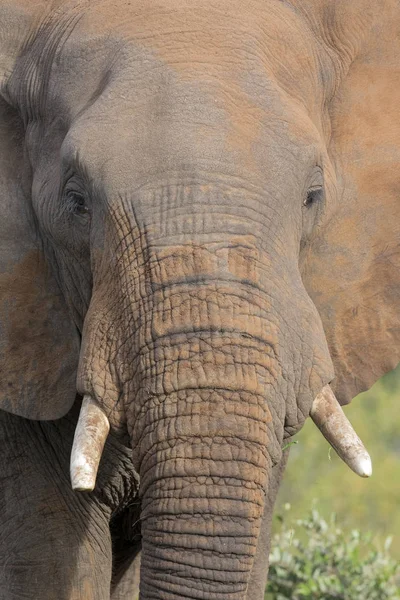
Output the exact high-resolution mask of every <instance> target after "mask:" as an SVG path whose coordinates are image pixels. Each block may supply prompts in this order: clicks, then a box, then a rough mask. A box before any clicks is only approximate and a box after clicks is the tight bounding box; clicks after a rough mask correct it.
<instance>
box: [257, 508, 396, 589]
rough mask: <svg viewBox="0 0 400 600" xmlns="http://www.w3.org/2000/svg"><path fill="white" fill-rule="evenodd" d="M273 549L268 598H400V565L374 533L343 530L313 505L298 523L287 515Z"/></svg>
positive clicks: (388, 540)
mask: <svg viewBox="0 0 400 600" xmlns="http://www.w3.org/2000/svg"><path fill="white" fill-rule="evenodd" d="M278 519H279V520H280V522H281V526H280V531H279V532H278V533H276V534H275V536H274V540H273V549H272V552H271V555H270V571H269V581H268V586H267V593H266V596H265V598H266V599H268V600H361V599H362V600H364V599H365V600H400V594H399V587H398V585H399V583H400V579H398V577H400V565H399V564H398V562H397V561H395V560H393V558H391V557H390V554H389V547H390V543H391V539H390V538H388V539H387V540H386V542H385V545H384V547H383V548H382V549H381V550H379V549H378V548H377V547H376V545H375V544H374V543H373V540H372V536H371V534H368V533H361V532H360V531H359V530H352V531H351V532H350V533H349V534H346V533H344V532H343V530H342V529H340V528H339V527H338V525H337V520H336V517H335V516H332V517H331V519H330V521H329V522H327V521H325V520H324V519H323V518H322V517H321V516H320V514H319V512H318V511H317V510H315V509H313V510H312V511H311V512H310V513H309V515H308V516H307V517H306V518H305V519H301V520H297V521H296V522H295V526H294V527H290V526H288V525H286V522H285V520H284V519H283V517H282V516H279V517H278Z"/></svg>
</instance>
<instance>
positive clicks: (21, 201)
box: [0, 0, 79, 419]
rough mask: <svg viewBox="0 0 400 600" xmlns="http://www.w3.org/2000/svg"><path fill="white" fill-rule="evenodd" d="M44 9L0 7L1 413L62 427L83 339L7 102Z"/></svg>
mask: <svg viewBox="0 0 400 600" xmlns="http://www.w3.org/2000/svg"><path fill="white" fill-rule="evenodd" d="M41 6H42V5H41V4H40V3H36V2H29V0H25V2H21V1H18V0H17V1H16V2H12V3H11V2H10V3H8V2H6V3H5V4H4V3H2V4H0V408H1V409H3V410H7V411H9V412H12V413H15V414H18V415H21V416H23V417H27V418H31V419H56V418H59V417H62V416H63V415H64V414H65V413H66V412H67V411H68V410H69V408H70V407H71V405H72V404H73V402H74V400H75V394H76V368H77V360H78V355H79V335H78V333H77V330H76V327H75V325H74V323H73V321H72V319H71V317H70V315H69V313H68V309H67V306H66V304H65V302H64V298H63V296H62V294H61V292H60V289H59V287H58V285H57V281H56V277H55V276H54V273H52V271H51V269H50V267H49V265H48V263H47V261H46V257H45V253H44V251H43V248H42V246H41V243H40V238H39V236H38V234H37V228H36V222H35V217H34V214H33V210H32V204H31V187H32V182H31V176H30V169H29V162H28V160H27V157H26V152H25V149H24V138H25V131H24V129H25V128H24V124H23V122H22V120H21V117H20V115H19V113H18V111H17V110H16V109H15V108H14V107H12V106H11V105H10V103H9V101H8V94H7V82H8V80H9V77H10V75H12V73H13V69H14V65H15V63H16V62H17V61H18V56H19V55H20V53H21V52H22V46H23V42H24V41H25V40H26V39H27V37H29V35H32V34H33V32H34V23H35V21H36V17H37V15H36V13H35V10H36V12H37V11H38V10H39V9H40V8H41Z"/></svg>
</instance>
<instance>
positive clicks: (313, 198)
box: [303, 187, 324, 206]
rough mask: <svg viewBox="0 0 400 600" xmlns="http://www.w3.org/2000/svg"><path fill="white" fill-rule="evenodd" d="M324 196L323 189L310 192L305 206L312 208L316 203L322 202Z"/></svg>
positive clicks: (318, 188)
mask: <svg viewBox="0 0 400 600" xmlns="http://www.w3.org/2000/svg"><path fill="white" fill-rule="evenodd" d="M323 195H324V188H323V187H316V188H312V189H310V190H308V192H307V196H306V198H305V199H304V201H303V204H304V206H312V205H313V204H315V203H316V202H320V201H321V200H322V198H323Z"/></svg>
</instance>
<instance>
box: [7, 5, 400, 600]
mask: <svg viewBox="0 0 400 600" xmlns="http://www.w3.org/2000/svg"><path fill="white" fill-rule="evenodd" d="M399 16H400V15H399V7H398V5H397V4H396V2H394V1H392V0H386V1H384V2H378V3H374V4H371V3H368V2H366V1H363V0H356V1H354V2H351V3H349V2H346V1H345V0H337V1H335V2H334V3H333V2H328V1H327V0H319V1H317V0H311V1H310V2H307V3H304V2H298V1H297V0H293V1H290V2H276V1H272V0H271V1H270V0H254V1H251V2H249V3H245V4H243V3H242V2H239V1H236V0H230V1H229V2H225V1H222V2H219V3H215V2H214V3H213V2H210V1H209V0H200V2H196V3H193V2H191V1H190V0H184V1H182V0H160V1H159V2H157V3H151V4H150V3H146V2H140V1H139V0H134V1H132V2H125V1H122V0H121V1H118V2H110V1H109V0H93V1H91V2H83V1H82V2H76V1H69V0H66V1H61V0H54V1H52V2H47V1H44V0H43V1H41V0H38V1H37V2H34V3H32V2H29V1H28V0H16V1H15V2H13V3H7V2H6V3H2V5H1V6H0V23H1V25H0V127H1V138H0V139H1V141H0V201H1V220H0V229H1V237H0V291H1V297H0V302H1V304H0V332H1V340H0V365H1V373H2V376H1V378H0V388H1V389H0V405H1V407H2V408H3V409H4V410H7V411H10V412H13V413H16V414H18V415H21V416H23V417H26V418H30V419H57V418H60V417H62V416H63V415H64V414H65V413H66V412H67V411H68V410H69V409H70V408H71V406H72V404H73V403H74V401H75V398H76V393H77V392H78V394H79V395H80V396H83V397H84V401H83V404H82V411H81V417H80V420H79V423H78V426H77V431H76V435H75V442H74V449H73V453H72V457H73V458H72V478H73V485H74V487H75V488H76V489H90V488H92V487H93V485H94V480H95V475H96V470H97V465H98V461H99V457H100V454H101V449H102V445H103V443H104V439H105V437H106V435H107V434H108V430H109V427H111V431H112V432H113V434H114V435H121V436H124V438H125V436H127V435H128V436H129V440H130V444H131V447H132V457H133V461H134V465H135V468H136V470H137V471H138V473H139V474H140V478H141V479H140V494H141V502H142V514H141V521H142V535H143V556H142V579H141V594H142V595H141V597H142V598H143V599H147V598H155V597H162V598H165V599H167V598H168V599H169V598H171V599H172V598H183V597H185V598H188V597H190V598H213V599H215V598H224V599H228V598H232V599H233V598H237V599H238V600H239V599H243V598H245V595H246V587H247V585H248V579H249V574H250V572H251V569H252V564H253V560H254V554H255V550H256V547H257V540H258V536H259V531H260V522H261V518H262V514H263V510H264V499H265V494H266V491H267V490H268V485H269V479H270V474H271V469H272V467H273V465H275V464H277V463H278V462H279V461H280V459H281V456H282V447H283V446H284V445H285V443H286V442H285V440H287V438H289V437H290V436H292V435H293V434H294V433H296V432H297V431H298V430H299V429H300V428H301V426H302V425H303V423H304V421H305V419H306V418H307V417H308V416H309V415H310V414H311V416H312V417H313V419H314V421H315V422H316V423H317V424H318V426H319V427H320V428H321V430H322V432H323V433H324V435H326V437H327V438H328V439H329V440H330V442H331V443H332V444H333V445H334V447H335V448H336V449H337V450H338V452H339V454H341V456H342V457H343V458H344V459H345V460H346V461H347V462H348V463H349V464H350V466H352V468H353V469H354V470H356V471H357V472H359V473H360V474H362V475H368V474H369V471H370V465H369V462H368V461H369V458H368V455H367V454H366V453H365V451H364V449H363V447H362V445H361V443H360V442H359V440H358V438H357V437H356V436H355V434H354V432H353V431H352V429H351V427H350V425H349V424H348V422H347V421H346V419H345V417H344V415H343V413H342V411H341V408H340V404H345V403H347V402H349V401H350V400H351V398H352V397H354V396H355V395H356V394H357V393H358V392H360V391H362V390H364V389H366V388H367V387H369V386H370V385H371V384H372V383H373V382H374V381H375V380H376V379H377V378H379V377H380V376H381V375H382V374H383V373H385V372H386V371H388V370H390V369H392V368H393V367H394V366H395V365H396V364H397V362H398V361H399V355H400V318H399V311H398V300H399V297H400V269H399V267H400V264H399V239H400V218H399V217H400V214H399V213H400V204H399V201H398V190H399V184H398V173H399V167H400V147H399V139H400V123H399V120H398V118H397V117H398V115H397V111H398V104H399V90H400V86H399V78H400V75H399V66H400V38H399V34H398V31H397V29H396V23H398V19H399ZM329 385H330V386H331V387H329ZM332 390H333V391H332ZM334 393H335V394H336V397H337V399H338V401H337V400H336V398H335V396H334ZM339 403H340V404H339Z"/></svg>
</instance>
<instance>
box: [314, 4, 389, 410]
mask: <svg viewBox="0 0 400 600" xmlns="http://www.w3.org/2000/svg"><path fill="white" fill-rule="evenodd" d="M389 4H390V6H391V9H390V10H389ZM379 10H381V9H379ZM392 13H393V14H392ZM386 17H387V18H386V19H385V20H386V23H380V24H379V23H377V24H376V25H375V26H373V25H372V26H371V29H370V32H369V34H368V35H369V36H370V37H371V40H370V41H369V42H368V44H367V45H368V48H364V50H361V53H360V55H359V57H358V58H356V59H355V60H354V61H353V63H352V65H351V66H350V69H349V73H348V75H347V76H346V77H345V79H344V80H343V82H342V84H341V86H340V89H339V91H338V92H337V94H336V96H335V98H334V99H333V102H332V106H331V123H332V140H331V144H330V147H329V155H330V160H331V164H332V165H333V169H334V171H335V177H333V178H332V179H335V183H334V184H332V181H331V186H330V185H329V182H328V185H327V188H328V193H327V215H326V219H325V222H324V223H322V224H321V230H320V232H319V233H318V239H315V240H314V242H313V243H312V246H311V247H310V250H309V253H308V255H307V257H306V259H305V263H304V265H303V280H304V283H305V286H306V288H307V290H308V292H309V294H310V296H311V297H312V299H313V301H314V303H315V304H316V306H317V308H318V310H319V313H320V315H321V318H322V321H323V325H324V329H325V332H326V336H327V340H328V344H329V348H330V352H331V356H332V360H333V363H334V366H335V372H336V379H335V381H334V382H333V387H334V389H335V393H336V395H337V397H338V399H339V401H340V402H341V403H342V404H345V403H347V402H350V400H351V399H352V398H353V397H354V396H355V395H357V394H358V393H359V392H361V391H364V390H366V389H368V388H369V387H370V386H371V385H372V384H373V383H374V382H375V381H376V380H377V379H378V378H379V377H381V376H382V375H383V374H384V373H386V372H388V371H390V370H391V369H393V368H394V367H396V365H397V364H398V363H399V361H400V28H399V23H400V5H399V4H398V3H396V6H395V5H394V4H393V3H389V2H388V14H387V16H386ZM334 187H336V191H335V193H331V194H329V188H331V190H332V188H334Z"/></svg>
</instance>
